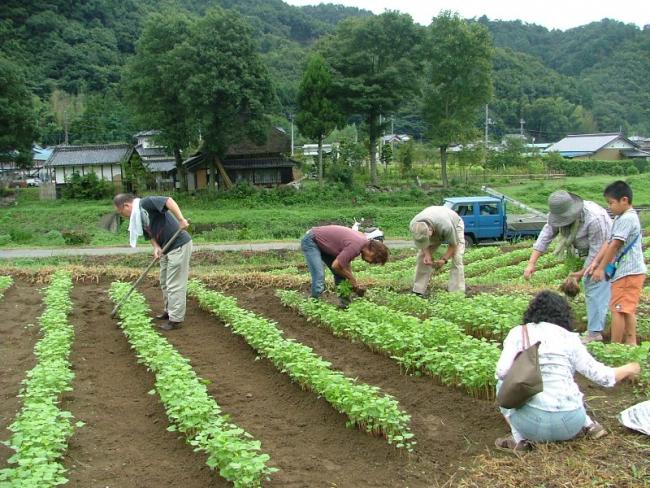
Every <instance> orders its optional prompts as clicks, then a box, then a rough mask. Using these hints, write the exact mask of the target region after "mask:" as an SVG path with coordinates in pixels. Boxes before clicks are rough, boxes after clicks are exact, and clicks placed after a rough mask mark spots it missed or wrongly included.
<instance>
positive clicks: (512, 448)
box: [494, 435, 533, 454]
mask: <svg viewBox="0 0 650 488" xmlns="http://www.w3.org/2000/svg"><path fill="white" fill-rule="evenodd" d="M494 447H496V448H497V449H499V450H500V451H505V452H510V453H515V454H519V453H524V452H528V451H532V450H533V443H532V442H530V441H528V440H526V439H524V440H521V441H519V442H515V439H514V438H513V437H512V436H511V435H509V436H508V437H500V438H498V439H497V440H496V441H494Z"/></svg>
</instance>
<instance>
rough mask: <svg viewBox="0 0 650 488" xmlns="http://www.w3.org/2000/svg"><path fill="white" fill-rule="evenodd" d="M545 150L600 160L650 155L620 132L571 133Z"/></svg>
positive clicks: (567, 156) (571, 156) (574, 157)
mask: <svg viewBox="0 0 650 488" xmlns="http://www.w3.org/2000/svg"><path fill="white" fill-rule="evenodd" d="M544 152H546V153H550V152H558V153H560V155H561V156H562V157H564V158H567V159H594V160H600V161H619V160H621V159H631V158H647V157H650V153H648V152H646V151H643V150H641V149H640V148H639V146H638V145H637V144H635V143H634V142H632V141H631V140H629V139H628V138H627V137H625V136H623V135H622V134H619V133H618V132H616V133H601V134H576V135H569V136H566V137H565V138H564V139H562V140H561V141H559V142H556V143H555V144H552V145H550V146H549V147H548V148H546V149H545V150H544Z"/></svg>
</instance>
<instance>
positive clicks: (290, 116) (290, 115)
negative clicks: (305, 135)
mask: <svg viewBox="0 0 650 488" xmlns="http://www.w3.org/2000/svg"><path fill="white" fill-rule="evenodd" d="M289 119H290V120H291V157H293V114H292V113H291V114H289Z"/></svg>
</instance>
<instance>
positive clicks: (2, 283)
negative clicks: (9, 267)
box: [0, 276, 14, 299]
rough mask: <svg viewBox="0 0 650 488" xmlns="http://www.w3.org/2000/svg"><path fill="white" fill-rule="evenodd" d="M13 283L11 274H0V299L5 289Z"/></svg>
mask: <svg viewBox="0 0 650 488" xmlns="http://www.w3.org/2000/svg"><path fill="white" fill-rule="evenodd" d="M13 284H14V280H13V278H12V277H11V276H0V299H1V298H2V297H3V296H4V295H5V291H7V289H8V288H9V287H10V286H11V285H13Z"/></svg>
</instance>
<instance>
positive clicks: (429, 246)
mask: <svg viewBox="0 0 650 488" xmlns="http://www.w3.org/2000/svg"><path fill="white" fill-rule="evenodd" d="M409 229H410V231H411V235H412V236H413V242H414V243H415V247H416V248H418V249H419V253H418V257H417V262H416V265H415V279H414V283H413V293H415V294H416V295H420V296H424V295H425V294H426V291H427V288H428V287H429V280H430V279H431V274H432V273H433V270H434V268H435V269H441V268H442V267H443V266H444V265H445V264H447V262H448V261H449V260H451V269H450V272H449V284H448V288H447V289H448V290H449V291H460V292H463V293H465V270H464V267H463V254H464V253H465V224H464V222H463V219H462V218H460V217H459V216H458V214H457V213H456V212H454V211H453V210H452V209H450V208H447V207H439V206H432V207H427V208H425V209H424V210H422V212H420V213H419V214H417V215H416V216H415V217H413V220H411V223H410V225H409ZM443 243H444V244H447V250H446V251H445V253H444V254H443V255H442V256H441V257H440V259H437V260H435V261H434V260H433V257H432V256H433V253H434V252H435V251H436V249H438V247H439V246H440V244H443Z"/></svg>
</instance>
